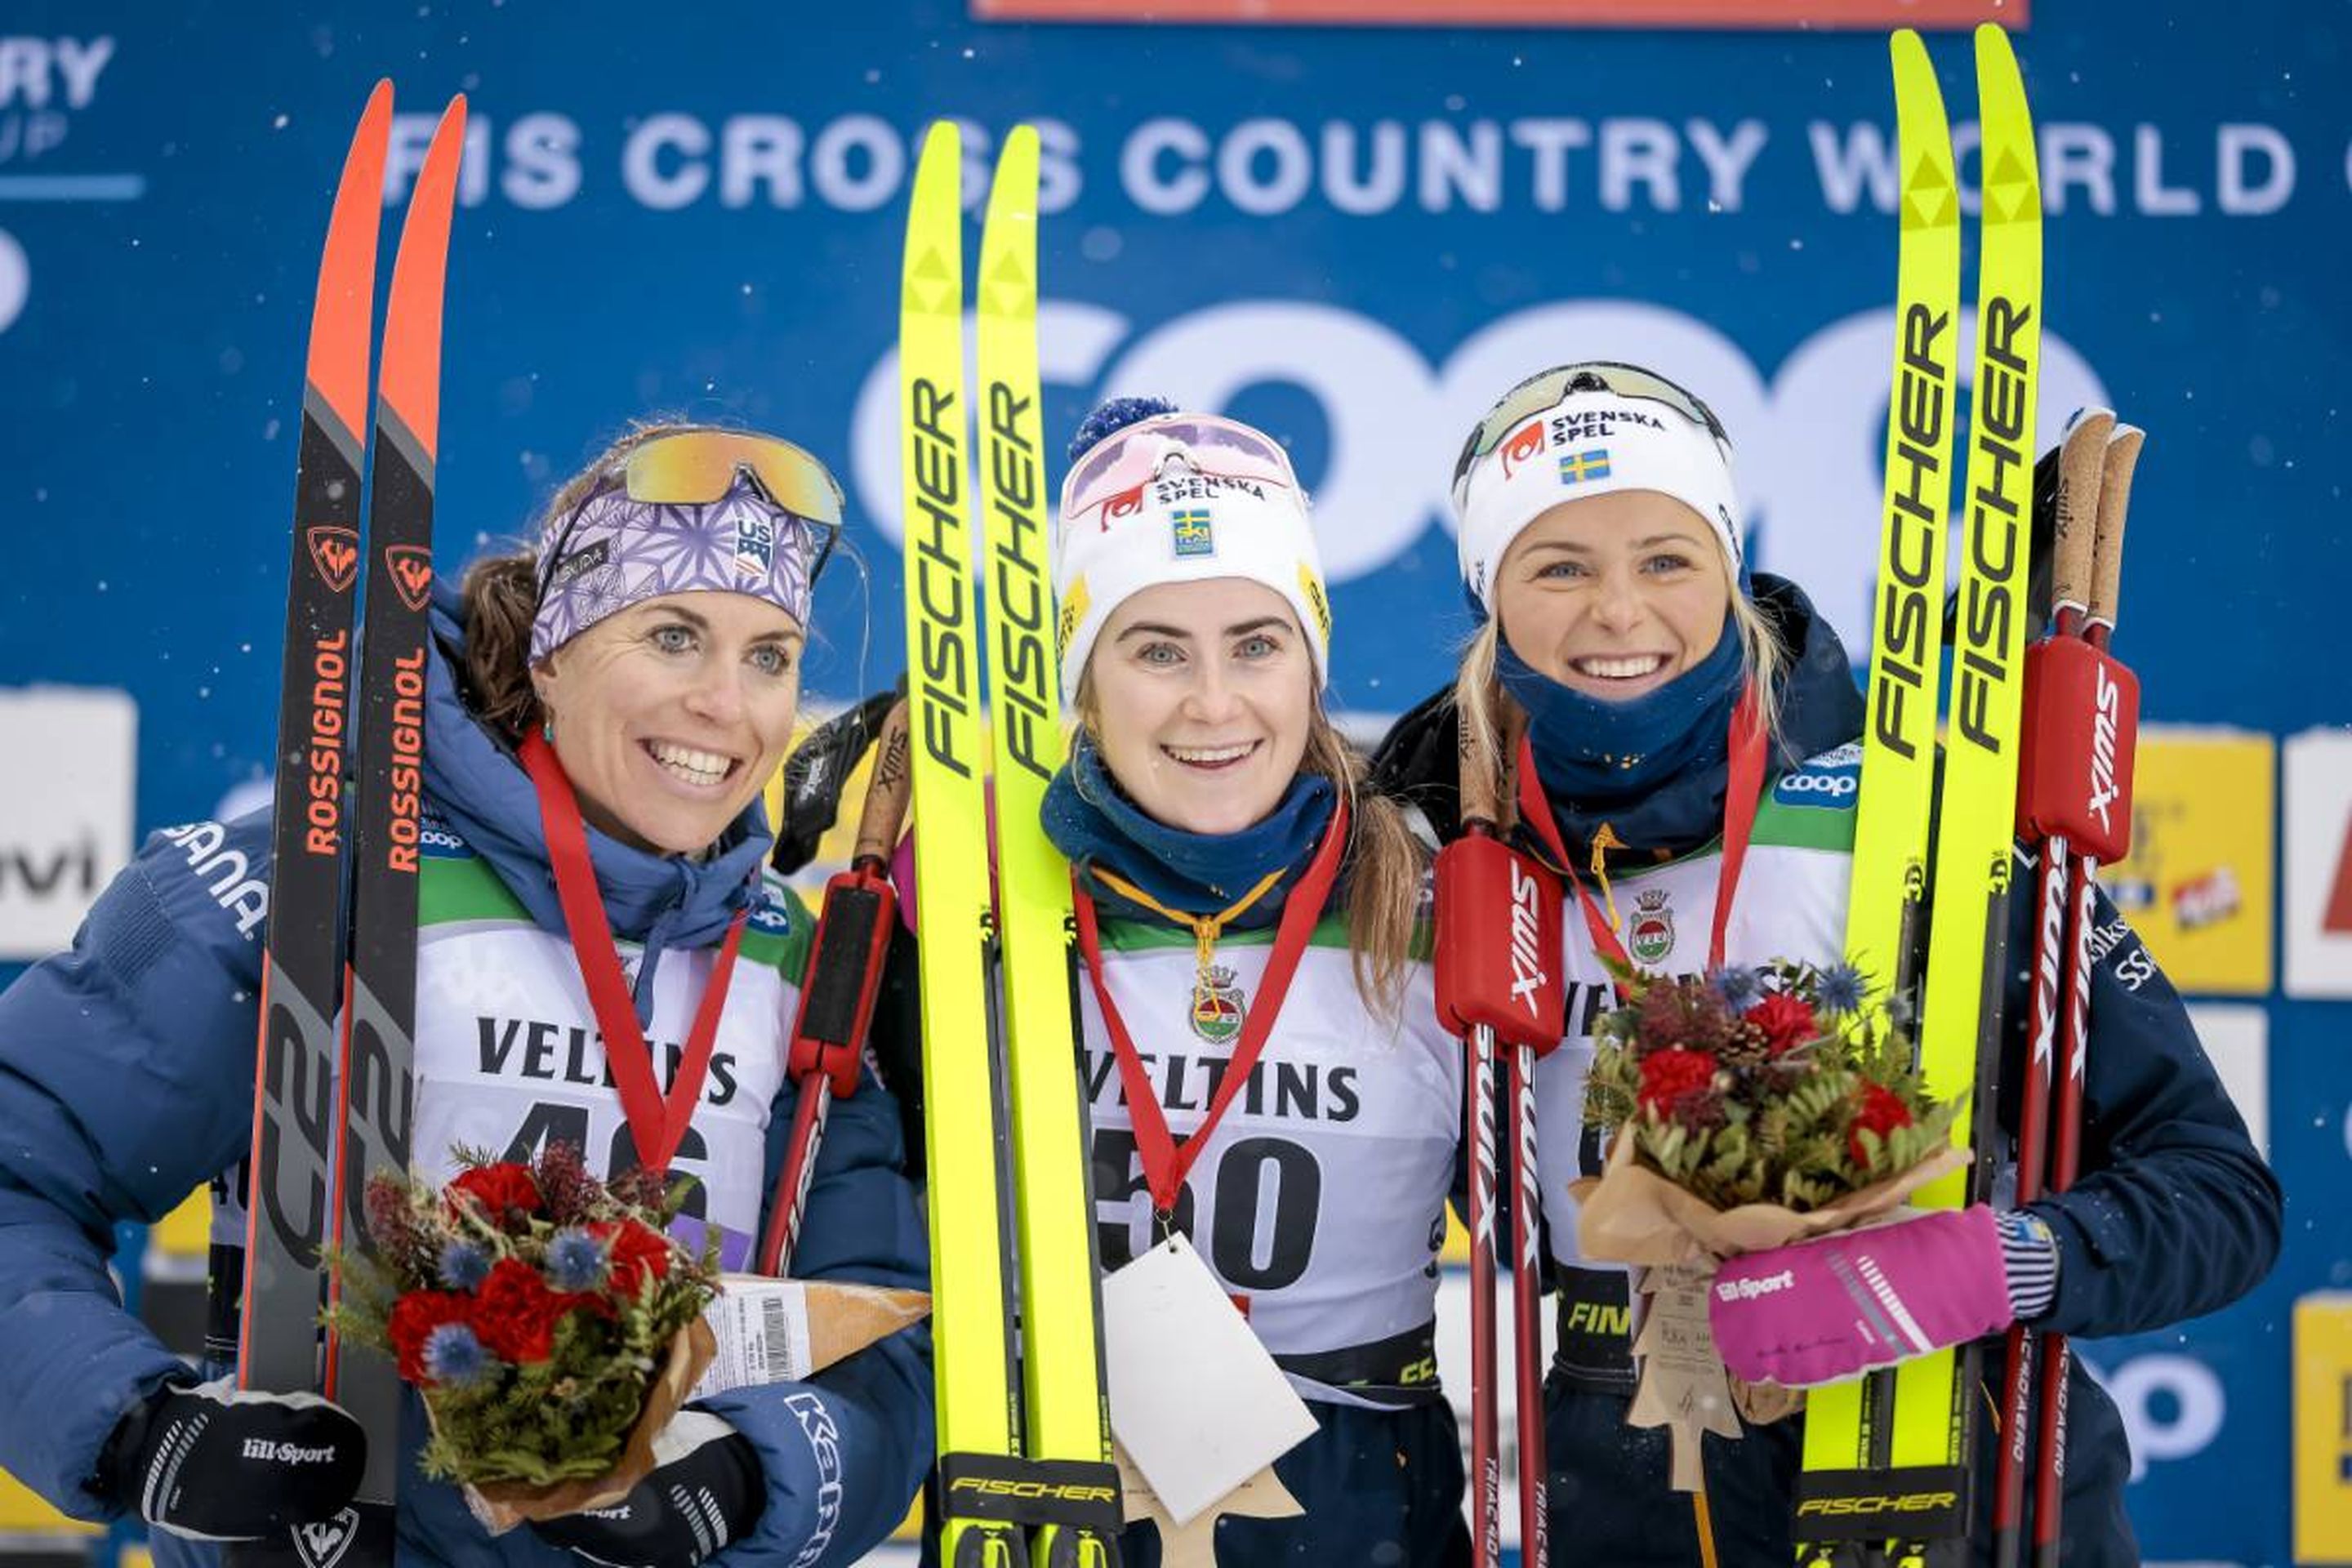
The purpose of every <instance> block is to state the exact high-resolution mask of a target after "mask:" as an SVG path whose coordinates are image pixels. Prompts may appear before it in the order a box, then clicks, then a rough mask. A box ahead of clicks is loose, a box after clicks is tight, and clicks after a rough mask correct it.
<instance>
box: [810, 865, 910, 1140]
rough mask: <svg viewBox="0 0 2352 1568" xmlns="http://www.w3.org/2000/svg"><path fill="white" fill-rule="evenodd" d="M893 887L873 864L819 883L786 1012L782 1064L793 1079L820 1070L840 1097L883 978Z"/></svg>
mask: <svg viewBox="0 0 2352 1568" xmlns="http://www.w3.org/2000/svg"><path fill="white" fill-rule="evenodd" d="M897 914H898V894H897V893H896V892H895V891H894V890H893V889H891V886H890V880H889V879H888V878H887V877H885V876H883V875H882V874H880V873H879V872H877V871H874V870H870V869H851V870H847V871H843V872H839V873H837V874H836V875H835V877H834V878H833V879H832V880H830V881H828V882H827V883H825V885H824V915H823V916H822V917H821V918H820V919H819V920H818V921H817V923H816V936H815V939H814V940H815V945H814V947H813V948H812V949H811V951H810V952H809V961H808V970H807V978H806V979H805V980H804V981H803V983H802V985H801V1007H800V1016H798V1017H796V1018H794V1019H793V1045H792V1051H791V1054H790V1055H789V1056H788V1057H787V1058H786V1059H785V1070H786V1071H788V1072H789V1073H791V1075H792V1076H793V1079H796V1080H797V1079H804V1078H806V1077H807V1076H808V1075H809V1074H811V1073H822V1074H824V1076H825V1078H827V1079H830V1080H831V1083H832V1088H833V1092H834V1093H835V1095H836V1096H840V1097H846V1096H848V1095H850V1094H852V1093H855V1092H856V1089H857V1068H858V1063H859V1061H860V1059H861V1058H863V1056H864V1053H865V1045H866V1026H867V1024H868V1023H869V1022H871V1020H872V1019H873V1016H874V998H875V995H876V994H877V992H879V991H880V989H881V986H882V965H883V962H884V960H885V959H887V957H888V955H889V952H890V922H891V921H892V920H893V919H895V918H896V917H897Z"/></svg>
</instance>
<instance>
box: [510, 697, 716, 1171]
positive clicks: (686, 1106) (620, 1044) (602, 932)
mask: <svg viewBox="0 0 2352 1568" xmlns="http://www.w3.org/2000/svg"><path fill="white" fill-rule="evenodd" d="M520 755H521V757H522V765H523V770H524V771H525V772H526V773H530V782H531V785H532V787H533V788H534V789H536V790H537V791H538V792H539V820H540V825H541V826H542V827H543V828H545V829H546V832H547V850H548V856H547V858H548V860H549V862H550V863H551V865H552V866H553V868H554V869H555V896H556V899H557V900H558V901H559V902H561V903H562V906H563V925H564V929H565V930H566V931H569V932H570V933H571V936H572V952H573V953H574V954H575V955H576V956H577V957H578V958H579V960H580V978H581V980H582V982H583V984H585V985H586V986H587V987H588V1004H589V1005H590V1006H591V1007H593V1009H594V1010H595V1013H596V1027H597V1029H598V1030H599V1031H601V1032H602V1033H603V1035H604V1060H605V1062H606V1064H607V1065H608V1066H610V1067H611V1068H612V1069H613V1082H614V1086H615V1087H616V1088H617V1089H619V1090H620V1094H621V1109H622V1110H625V1112H627V1114H628V1119H629V1138H630V1141H631V1142H634V1143H635V1145H636V1149H637V1160H638V1163H641V1164H643V1165H644V1166H645V1167H646V1169H647V1170H650V1171H656V1172H667V1171H668V1169H669V1163H670V1159H671V1157H672V1156H673V1155H675V1154H676V1153H677V1146H678V1144H679V1142H681V1141H683V1140H684V1139H685V1137H686V1127H687V1123H688V1122H689V1121H692V1120H693V1119H694V1105H695V1101H697V1100H699V1099H701V1097H702V1080H703V1078H704V1075H705V1074H707V1073H708V1072H709V1069H710V1052H711V1047H713V1046H714V1045H716V1044H717V1043H718V1039H719V1015H720V1014H721V1013H723V1012H725V1011H726V1009H727V987H728V984H729V983H730V981H732V980H733V979H734V978H735V953H736V950H737V949H739V948H740V947H741V946H742V945H743V926H744V923H745V922H746V921H749V920H750V919H751V911H750V910H744V911H743V912H742V913H740V914H738V915H737V916H736V917H735V918H734V920H733V921H730V922H729V923H728V927H727V937H726V940H725V941H724V942H721V943H720V944H719V962H718V963H716V964H715V965H713V966H712V968H711V971H710V984H709V985H707V986H705V987H704V988H703V992H702V1004H701V1005H700V1006H698V1007H697V1008H696V1009H695V1014H694V1024H693V1026H692V1027H691V1028H689V1029H688V1030H687V1033H686V1055H685V1058H684V1059H683V1060H682V1061H681V1062H680V1063H679V1064H678V1069H677V1079H675V1080H674V1081H673V1082H672V1083H671V1085H670V1089H669V1093H668V1094H667V1095H665V1094H663V1093H662V1090H661V1086H660V1084H659V1083H657V1082H656V1080H655V1078H654V1058H653V1050H652V1047H649V1046H647V1045H646V1032H645V1029H644V1028H643V1027H642V1026H640V1025H639V1024H638V1023H637V1009H636V1005H635V1003H633V1002H632V1001H631V1000H630V998H629V983H628V981H627V979H626V978H625V976H624V975H623V974H622V973H621V955H620V952H618V950H616V949H615V948H614V945H613V936H612V930H611V926H610V924H609V923H608V921H606V919H605V915H604V900H603V898H602V897H601V896H599V894H598V893H597V891H596V868H595V866H594V865H593V863H592V862H591V861H590V860H589V858H588V830H587V826H586V825H585V824H584V823H583V822H582V821H581V817H580V799H579V796H577V795H574V794H573V793H572V781H571V780H570V779H569V778H567V777H565V776H564V773H563V764H562V763H560V762H558V761H557V760H556V756H555V751H554V748H552V747H551V746H550V745H549V744H548V743H547V742H545V741H543V740H541V738H540V737H539V736H538V735H536V734H532V735H527V736H525V737H524V738H523V742H522V746H521V748H520Z"/></svg>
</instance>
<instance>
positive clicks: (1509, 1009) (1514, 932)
mask: <svg viewBox="0 0 2352 1568" xmlns="http://www.w3.org/2000/svg"><path fill="white" fill-rule="evenodd" d="M1560 910H1561V902H1560V890H1559V883H1558V881H1557V880H1555V879H1554V878H1553V877H1552V874H1551V873H1550V872H1549V870H1547V869H1546V868H1544V866H1543V864H1542V863H1541V862H1540V861H1538V860H1536V859H1535V858H1532V857H1530V856H1527V855H1523V854H1521V853H1519V852H1518V851H1517V850H1516V849H1514V848H1512V847H1510V846H1509V845H1507V844H1506V843H1504V842H1503V841H1502V840H1501V839H1499V838H1492V837H1486V836H1484V835H1471V836H1469V837H1462V838H1457V839H1455V840H1454V842H1453V843H1451V844H1449V845H1447V846H1446V847H1444V849H1442V850H1440V851H1438V855H1437V953H1436V976H1437V1017H1438V1021H1439V1022H1440V1023H1442V1024H1444V1026H1445V1027H1447V1028H1448V1029H1450V1030H1452V1031H1453V1032H1454V1033H1455V1034H1457V1035H1462V1036H1465V1037H1466V1036H1467V1035H1468V1034H1469V1032H1470V1031H1471V1030H1472V1029H1473V1028H1475V1027H1478V1026H1486V1027H1487V1028H1491V1029H1493V1030H1494V1031H1495V1035H1496V1038H1497V1039H1500V1040H1503V1041H1505V1042H1506V1043H1507V1044H1510V1045H1514V1046H1532V1047H1535V1048H1536V1049H1537V1050H1538V1051H1539V1052H1541V1051H1549V1050H1550V1049H1551V1048H1552V1047H1554V1046H1556V1045H1558V1044H1559V1037H1560V1036H1561V1034H1562V1033H1563V1032H1564V1031H1565V1030H1566V1027H1567V1001H1566V993H1565V988H1564V986H1563V985H1562V984H1561V979H1562V976H1561V973H1560V969H1561V963H1560V955H1561V953H1562V952H1563V947H1562V943H1561V939H1560V918H1561V917H1560Z"/></svg>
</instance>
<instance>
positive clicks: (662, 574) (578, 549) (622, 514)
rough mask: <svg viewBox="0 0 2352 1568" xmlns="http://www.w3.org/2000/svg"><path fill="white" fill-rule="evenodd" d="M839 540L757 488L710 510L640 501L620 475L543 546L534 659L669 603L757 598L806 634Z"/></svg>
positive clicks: (749, 486) (743, 488)
mask: <svg viewBox="0 0 2352 1568" xmlns="http://www.w3.org/2000/svg"><path fill="white" fill-rule="evenodd" d="M831 534H832V530H831V529H829V528H828V527H826V526H825V525H824V524H822V523H816V522H812V521H809V520H808V519H806V518H804V517H801V516H798V515H796V514H795V513H793V512H789V511H786V510H783V509H782V508H781V507H779V506H776V505H775V504H773V503H772V502H771V501H770V500H768V499H767V497H766V496H764V495H762V494H761V492H760V489H759V488H758V486H757V485H755V484H754V483H753V482H752V481H751V479H748V478H744V477H742V476H740V475H739V476H738V477H737V479H736V481H735V485H734V488H733V489H730V490H729V491H728V492H727V494H726V495H725V496H723V497H721V498H720V499H719V500H715V501H710V502H707V503H704V504H702V505H693V506H688V505H670V504H667V503H664V502H656V501H641V500H630V499H629V495H628V489H627V486H626V484H625V482H624V480H623V479H622V478H621V476H620V475H618V474H614V475H613V476H612V477H611V478H610V479H607V480H606V481H605V483H604V486H602V487H601V488H599V489H597V490H596V491H594V492H593V494H591V495H590V496H589V498H588V499H587V500H584V501H583V502H582V503H581V504H580V505H579V506H578V507H577V508H575V509H574V510H572V512H571V513H570V514H569V515H568V516H567V517H565V518H563V519H562V520H561V521H557V522H555V523H552V524H551V526H550V528H549V531H548V533H547V536H546V538H545V539H543V540H542V541H541V544H540V555H539V571H540V576H541V581H542V583H543V584H544V585H543V586H542V587H541V590H540V595H539V611H538V613H537V614H536V615H535V616H532V617H531V624H530V658H531V662H532V663H533V664H536V663H538V662H539V661H540V660H541V659H543V658H546V657H547V656H548V655H549V654H551V653H553V652H554V651H555V650H556V649H557V648H559V647H562V646H563V645H564V644H565V643H568V642H570V641H571V640H572V638H573V637H578V636H579V635H580V634H581V633H582V632H584V631H586V630H587V629H588V628H589V627H591V626H594V625H595V624H596V623H597V622H598V621H601V620H603V619H604V617H605V616H610V615H613V614H615V613H616V612H618V611H621V610H625V609H627V608H628V607H629V606H630V605H636V604H642V603H643V602H644V601H646V600H647V599H651V598H656V597H658V596H660V595H664V594H689V593H694V592H696V591H698V590H715V591H718V592H722V593H735V594H749V595H751V596H752V597H753V598H756V599H765V600H766V601H767V602H768V603H770V604H772V605H776V606H777V607H778V608H780V609H782V611H783V612H784V613H785V614H786V615H788V616H792V617H793V619H794V620H795V621H798V622H799V623H800V624H801V626H803V628H805V627H806V626H808V619H809V589H810V584H812V582H814V578H815V575H816V568H817V567H819V566H820V565H822V564H823V563H824V554H825V552H826V551H827V550H828V549H829V548H830V547H831V545H832V542H833V541H832V538H831Z"/></svg>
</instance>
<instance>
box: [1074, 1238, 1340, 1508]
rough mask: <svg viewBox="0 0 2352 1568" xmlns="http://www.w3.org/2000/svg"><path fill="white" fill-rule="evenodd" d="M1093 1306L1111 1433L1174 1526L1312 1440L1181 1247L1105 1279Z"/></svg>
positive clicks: (1212, 1281) (1242, 1325)
mask: <svg viewBox="0 0 2352 1568" xmlns="http://www.w3.org/2000/svg"><path fill="white" fill-rule="evenodd" d="M1102 1304H1103V1361H1104V1371H1105V1374H1106V1376H1107V1378H1108V1383H1109V1385H1110V1427H1111V1431H1112V1432H1113V1433H1114V1434H1116V1435H1117V1436H1118V1440H1119V1443H1120V1445H1121V1446H1122V1447H1125V1448H1126V1449H1127V1452H1128V1456H1129V1458H1131V1459H1133V1460H1134V1461H1135V1468H1137V1469H1138V1470H1140V1471H1141V1472H1142V1473H1143V1479H1145V1480H1147V1481H1150V1483H1151V1489H1152V1490H1153V1491H1154V1492H1156V1493H1158V1494H1159V1497H1160V1504H1161V1506H1162V1507H1164V1508H1166V1509H1167V1510H1168V1517H1169V1518H1170V1519H1171V1520H1173V1521H1175V1522H1176V1523H1177V1524H1179V1525H1182V1524H1187V1523H1190V1522H1191V1521H1192V1520H1193V1519H1194V1518H1195V1517H1196V1516H1197V1515H1199V1513H1200V1512H1201V1510H1203V1509H1205V1508H1207V1507H1208V1506H1209V1505H1210V1504H1211V1503H1213V1502H1215V1501H1216V1500H1218V1499H1219V1498H1222V1497H1223V1496H1224V1495H1225V1494H1226V1493H1227V1492H1230V1491H1232V1490H1233V1489H1234V1488H1235V1487H1237V1486H1240V1485H1241V1484H1242V1483H1243V1482H1244V1481H1246V1480H1248V1479H1250V1478H1251V1477H1252V1476H1255V1474H1257V1473H1258V1472H1259V1471H1260V1470H1262V1469H1264V1468H1266V1467H1267V1466H1268V1465H1271V1464H1272V1463H1274V1461H1275V1460H1276V1458H1279V1457H1281V1456H1282V1455H1284V1454H1286V1453H1288V1452H1289V1451H1290V1450H1291V1449H1292V1448H1293V1447H1297V1445H1298V1444H1299V1443H1300V1442H1301V1441H1303V1440H1304V1439H1306V1438H1307V1437H1308V1436H1312V1435H1313V1433H1314V1431H1315V1417H1314V1416H1313V1415H1309V1414H1308V1413H1307V1405H1306V1402H1305V1401H1304V1400H1302V1399H1300V1398H1299V1397H1298V1395H1297V1393H1295V1392H1294V1391H1293V1390H1292V1388H1291V1386H1290V1384H1289V1382H1288V1380H1287V1379H1286V1378H1285V1377H1284V1376H1283V1375H1282V1370H1281V1369H1280V1368H1279V1367H1277V1366H1276V1365H1275V1364H1274V1358H1273V1357H1272V1356H1270V1355H1268V1354H1267V1353H1266V1351H1265V1346H1264V1345H1262V1344H1260V1343H1259V1342H1258V1338H1257V1336H1256V1335H1255V1334H1254V1333H1252V1332H1250V1327H1249V1324H1248V1323H1247V1322H1245V1321H1243V1319H1242V1315H1241V1313H1240V1311H1239V1310H1236V1309H1235V1308H1234V1304H1233V1301H1232V1300H1231V1299H1230V1298H1228V1297H1227V1296H1226V1294H1225V1292H1224V1288H1223V1286H1221V1285H1219V1284H1218V1283H1217V1280H1216V1277H1215V1276H1214V1275H1213V1274H1211V1273H1210V1272H1209V1266H1208V1265H1207V1264H1205V1263H1203V1262H1202V1261H1201V1258H1200V1254H1198V1253H1196V1252H1194V1251H1193V1250H1192V1243H1191V1242H1190V1241H1188V1240H1186V1239H1185V1238H1184V1237H1181V1236H1177V1237H1171V1238H1170V1239H1169V1240H1167V1241H1164V1242H1161V1243H1160V1245H1159V1246H1157V1247H1153V1248H1152V1249H1151V1250H1150V1251H1149V1252H1147V1253H1145V1254H1144V1255H1143V1256H1142V1257H1140V1258H1137V1259H1136V1260H1135V1261H1134V1262H1132V1263H1130V1264H1129V1265H1128V1266H1127V1267H1126V1268H1122V1269H1120V1270H1119V1271H1118V1273H1116V1274H1113V1275H1111V1276H1110V1277H1109V1278H1108V1279H1105V1280H1104V1281H1103V1288H1102Z"/></svg>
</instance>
